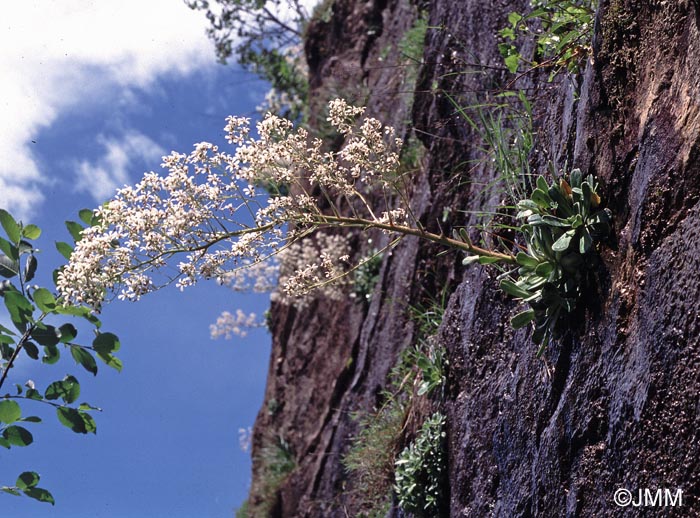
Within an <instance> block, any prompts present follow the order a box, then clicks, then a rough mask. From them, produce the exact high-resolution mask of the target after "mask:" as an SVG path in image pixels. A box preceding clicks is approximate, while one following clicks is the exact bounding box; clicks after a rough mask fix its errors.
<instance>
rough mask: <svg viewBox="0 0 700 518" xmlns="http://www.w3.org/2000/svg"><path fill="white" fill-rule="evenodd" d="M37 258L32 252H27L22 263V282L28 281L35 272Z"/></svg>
mask: <svg viewBox="0 0 700 518" xmlns="http://www.w3.org/2000/svg"><path fill="white" fill-rule="evenodd" d="M36 267H37V260H36V257H35V256H34V254H29V256H28V257H27V262H26V263H25V265H24V282H29V281H31V280H32V279H33V278H34V274H35V273H36Z"/></svg>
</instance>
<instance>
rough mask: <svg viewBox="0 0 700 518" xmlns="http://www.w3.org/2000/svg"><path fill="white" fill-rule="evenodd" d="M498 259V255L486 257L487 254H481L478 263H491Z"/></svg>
mask: <svg viewBox="0 0 700 518" xmlns="http://www.w3.org/2000/svg"><path fill="white" fill-rule="evenodd" d="M498 261H500V259H499V258H498V257H488V256H485V255H484V256H481V257H479V264H493V263H497V262H498Z"/></svg>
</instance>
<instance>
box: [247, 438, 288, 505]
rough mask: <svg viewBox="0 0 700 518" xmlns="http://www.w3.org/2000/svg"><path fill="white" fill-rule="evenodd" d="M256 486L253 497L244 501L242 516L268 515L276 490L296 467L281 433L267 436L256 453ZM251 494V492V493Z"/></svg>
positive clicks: (275, 497)
mask: <svg viewBox="0 0 700 518" xmlns="http://www.w3.org/2000/svg"><path fill="white" fill-rule="evenodd" d="M256 460H257V461H258V463H259V464H258V468H257V469H258V471H257V476H256V480H257V481H258V488H257V490H256V491H255V492H254V493H255V498H252V497H251V498H249V499H248V500H247V501H246V503H245V508H244V511H243V512H245V514H242V516H269V513H270V511H271V509H272V508H273V507H274V505H275V502H276V499H277V491H278V490H279V488H280V487H281V486H282V484H283V483H284V481H285V480H286V479H287V477H288V476H289V474H290V473H291V472H292V471H294V469H295V468H296V467H297V462H296V459H295V457H294V452H293V451H292V448H291V446H290V445H289V443H288V442H287V441H286V440H285V438H284V437H282V436H281V435H276V436H272V437H268V438H266V439H265V444H264V445H263V446H262V448H261V449H260V452H259V453H258V454H257V455H256ZM251 494H253V493H251Z"/></svg>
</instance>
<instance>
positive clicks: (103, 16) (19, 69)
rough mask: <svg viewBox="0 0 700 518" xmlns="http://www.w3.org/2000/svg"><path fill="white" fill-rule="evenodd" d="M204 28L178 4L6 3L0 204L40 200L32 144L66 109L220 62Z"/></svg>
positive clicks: (169, 0)
mask: <svg viewBox="0 0 700 518" xmlns="http://www.w3.org/2000/svg"><path fill="white" fill-rule="evenodd" d="M206 24H207V21H206V19H204V17H203V16H202V13H197V12H193V11H191V10H190V9H189V8H188V7H187V6H186V5H185V4H184V3H183V2H182V1H179V0H148V1H147V2H143V1H141V0H120V1H118V2H115V1H89V0H62V1H61V2H52V1H38V0H22V1H21V2H11V3H9V4H8V5H5V6H3V16H2V22H1V23H0V48H2V52H1V53H0V77H1V78H2V80H1V81H0V206H3V207H5V208H9V209H10V210H12V211H16V212H17V213H18V215H19V216H21V215H22V214H24V215H27V214H28V213H29V212H30V207H31V206H32V205H33V204H36V203H38V202H39V201H40V200H41V194H40V192H39V186H40V185H41V183H42V182H43V181H44V178H45V177H46V176H48V175H49V174H50V171H43V170H41V167H40V165H39V164H38V162H37V159H36V156H35V154H34V152H33V149H32V147H33V146H34V144H32V143H31V141H32V140H36V135H37V134H38V132H39V131H40V130H41V129H42V128H46V127H49V126H50V125H51V124H52V123H53V122H54V121H55V120H56V118H57V117H58V116H59V115H60V114H61V113H63V112H65V111H66V110H69V109H76V108H80V107H83V106H85V105H86V101H87V103H95V102H98V103H99V102H103V103H109V102H110V101H111V100H113V99H112V97H111V95H112V94H113V92H114V88H115V87H124V88H134V87H137V88H145V87H147V86H149V85H150V84H152V82H153V81H154V80H155V79H157V78H158V77H161V76H163V75H165V74H178V75H182V76H184V75H187V74H190V73H192V72H194V71H196V70H200V69H202V68H204V67H215V66H216V64H215V62H214V57H213V48H212V45H211V43H210V42H209V41H208V40H207V38H206V36H205V34H204V29H205V27H206ZM109 92H112V93H109ZM39 144H40V143H39ZM114 160H116V155H114ZM111 179H112V180H118V178H114V177H111Z"/></svg>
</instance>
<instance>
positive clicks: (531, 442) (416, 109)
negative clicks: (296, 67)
mask: <svg viewBox="0 0 700 518" xmlns="http://www.w3.org/2000/svg"><path fill="white" fill-rule="evenodd" d="M527 9H529V7H528V2H525V1H510V0H498V1H494V2H482V1H477V0H459V1H447V0H436V1H433V2H423V3H417V4H416V3H410V2H408V1H406V0H369V1H362V0H336V1H335V2H334V3H333V4H332V7H327V11H328V13H329V14H328V16H324V17H319V18H318V19H316V20H314V21H313V22H312V24H311V26H310V27H309V28H308V30H307V33H306V42H305V44H306V54H307V59H308V62H309V69H310V79H311V91H312V95H311V99H312V100H313V101H312V103H311V110H310V111H311V114H312V116H311V120H310V125H311V126H312V127H315V128H317V130H319V131H320V130H321V129H322V128H323V125H324V117H325V115H324V111H323V105H324V103H325V102H326V101H327V100H329V99H331V98H334V97H344V98H346V99H348V100H349V101H353V102H355V103H356V104H362V105H366V106H367V107H368V113H370V114H371V115H373V116H375V117H377V118H379V119H381V120H382V121H383V122H385V123H386V124H390V125H393V126H395V127H396V128H397V129H399V130H400V132H401V133H402V134H403V136H404V137H405V138H406V139H407V140H408V141H410V142H412V145H413V146H414V147H415V148H416V149H417V150H418V151H417V154H418V155H419V156H418V158H417V159H416V161H415V162H416V167H415V171H414V172H413V173H412V174H411V181H412V186H411V192H412V202H411V203H412V206H413V209H414V211H415V212H416V213H417V214H419V215H420V218H421V221H422V222H424V224H425V225H426V227H428V228H430V229H432V230H433V231H439V230H444V231H446V232H450V224H452V225H458V226H463V225H468V226H470V227H472V228H474V226H475V225H478V224H480V223H482V222H483V216H482V215H479V212H480V211H486V210H490V209H492V208H493V207H496V206H498V205H499V204H501V203H503V202H504V193H503V191H502V190H499V189H495V188H494V189H490V188H484V186H489V185H492V184H494V182H495V181H496V180H497V179H498V177H499V174H500V172H499V171H498V170H497V169H496V168H495V167H494V166H493V162H492V161H490V160H484V156H487V155H485V152H484V145H483V139H482V138H481V137H480V135H479V134H478V131H477V130H476V129H475V128H474V127H473V126H472V125H470V124H469V123H468V121H467V120H465V118H464V117H463V116H461V115H460V113H459V111H458V110H457V109H456V108H455V102H454V101H455V100H456V101H457V103H458V104H464V105H467V104H475V103H477V102H478V101H480V100H483V99H485V98H486V97H488V95H490V93H492V92H497V91H499V90H502V89H503V88H505V87H506V86H507V87H509V88H513V89H515V88H517V89H522V90H524V91H526V92H527V96H528V98H529V99H531V100H532V104H533V113H532V121H533V125H534V131H535V133H536V135H537V137H538V138H537V142H538V144H537V146H538V147H537V149H535V150H533V152H532V153H531V154H530V164H531V167H532V169H533V170H534V171H537V172H539V171H545V169H546V166H547V163H548V162H553V163H554V164H556V166H557V167H560V168H562V167H566V166H568V167H578V168H580V169H582V170H583V172H584V173H586V174H587V173H592V174H595V175H596V176H597V178H598V180H599V182H600V184H601V187H600V190H599V192H600V194H601V197H602V199H603V200H604V203H605V205H606V206H607V207H608V208H610V209H611V210H612V212H613V215H614V232H613V234H614V236H613V237H612V238H611V239H610V240H609V242H608V243H607V244H606V246H603V247H602V248H601V253H600V256H601V260H600V264H599V265H598V266H597V267H596V268H595V272H594V277H595V282H594V283H592V286H593V289H591V290H590V292H589V293H588V294H587V296H586V299H587V300H585V301H584V302H585V303H584V306H585V307H583V308H582V309H580V310H579V312H578V313H577V316H576V319H575V322H574V323H573V324H572V327H571V329H570V331H569V332H567V333H566V334H565V336H564V337H563V338H562V339H561V340H559V341H557V342H556V343H555V344H553V345H551V346H550V347H549V348H548V349H547V350H546V351H545V353H544V355H543V356H542V358H537V357H536V355H535V352H536V346H533V344H532V343H531V341H530V330H529V329H520V330H517V331H515V330H513V329H512V327H511V326H510V324H509V319H510V317H512V316H513V314H514V313H515V312H516V304H515V302H514V301H512V300H510V299H509V298H508V297H507V296H505V295H503V294H502V293H501V292H500V291H499V290H498V282H497V280H496V276H497V274H498V272H497V271H496V270H495V269H493V268H488V267H480V266H476V267H474V266H472V267H464V266H462V264H461V260H462V258H463V256H460V255H459V254H456V253H448V254H444V255H440V254H439V252H441V249H440V248H439V247H437V246H435V245H430V244H426V243H424V242H420V241H419V240H418V239H416V238H406V239H404V240H403V241H402V242H401V243H400V244H399V245H398V246H397V247H396V248H394V249H393V250H392V251H391V252H390V253H387V254H385V255H384V256H383V261H382V265H381V269H380V270H379V272H378V281H377V283H376V286H375V287H374V290H373V293H372V297H371V299H370V301H369V302H367V303H362V302H357V301H356V300H353V299H350V298H349V299H348V300H347V301H344V302H340V303H338V302H332V303H329V302H328V301H324V300H323V299H321V298H319V299H317V300H315V301H314V302H313V303H312V304H311V305H310V306H308V307H305V308H304V309H295V308H293V307H289V306H281V305H277V306H273V312H272V324H273V325H272V328H273V350H272V357H271V359H270V368H269V374H268V383H267V390H266V396H265V399H266V403H265V405H264V406H263V408H262V409H261V411H260V414H259V416H258V419H257V422H256V426H255V436H254V445H253V455H254V459H255V460H254V474H253V485H252V491H251V496H250V502H251V503H252V504H255V502H259V501H260V500H261V499H262V498H266V499H268V500H269V499H270V498H272V499H273V502H271V503H270V505H269V507H268V508H267V509H268V510H267V511H266V512H267V513H269V514H270V515H272V516H283V517H293V516H319V517H321V516H322V517H325V516H360V513H361V512H362V511H363V510H362V509H360V508H359V506H360V504H359V503H358V502H359V500H361V499H358V495H357V491H356V481H354V480H353V476H352V473H351V472H350V473H349V472H348V471H347V470H346V469H345V467H344V465H343V461H342V459H343V457H344V455H346V454H347V452H348V449H349V448H350V445H351V443H352V438H353V437H355V436H356V435H357V434H358V426H359V424H358V419H357V417H356V416H357V415H361V414H362V413H363V412H364V413H367V412H371V411H372V409H373V408H376V407H377V406H378V405H380V404H381V402H382V398H383V397H384V396H383V395H382V394H383V393H382V390H383V389H386V388H387V384H388V383H389V381H388V380H389V378H390V371H391V369H392V368H393V367H394V366H395V365H396V364H397V362H398V361H399V356H400V354H401V352H402V351H404V350H405V349H407V348H408V347H410V346H411V345H412V344H414V343H415V340H416V337H417V335H418V333H419V332H420V330H419V329H418V327H419V326H418V324H417V323H416V320H415V318H412V315H411V309H410V308H411V307H420V306H421V305H423V304H425V301H426V300H436V299H437V298H439V297H440V296H441V294H445V296H446V297H445V300H446V305H445V306H446V307H445V310H444V314H443V315H442V324H441V325H440V328H439V331H438V333H437V337H436V340H437V341H438V342H439V344H440V345H441V346H442V347H444V348H445V350H446V355H447V367H446V372H447V374H446V384H445V388H444V392H443V394H442V395H439V396H435V395H433V396H431V397H428V398H423V399H422V400H421V402H420V403H417V404H416V405H414V407H413V409H412V412H411V415H409V416H408V417H407V418H406V422H405V426H404V429H403V430H402V434H403V439H402V440H403V443H402V444H401V446H404V445H405V444H407V443H408V441H409V440H411V438H412V437H413V436H414V435H415V431H416V429H417V427H418V426H419V425H420V422H421V420H422V419H424V418H425V417H426V416H428V415H429V414H430V413H432V412H433V411H435V410H440V411H441V412H442V413H443V414H445V416H446V418H447V419H446V422H447V425H446V435H447V442H446V452H447V477H446V480H445V484H446V486H447V487H445V488H444V492H443V495H444V498H445V500H446V505H445V506H444V514H445V515H449V516H455V517H457V516H463V517H486V516H493V517H503V518H505V517H523V518H524V517H553V516H566V517H602V516H683V517H691V516H700V500H699V498H700V398H699V391H700V249H699V246H698V242H700V241H696V239H700V203H699V199H700V198H699V195H700V110H699V107H700V33H699V32H698V25H699V22H700V7H699V5H698V3H697V2H696V1H692V0H673V1H661V0H648V1H641V0H601V2H600V5H599V6H598V7H597V12H596V17H595V29H594V32H593V40H592V48H593V52H592V56H591V59H588V60H586V62H585V66H584V67H583V68H582V69H581V70H580V72H579V73H570V74H566V73H564V74H559V75H558V76H557V77H555V78H554V80H553V81H551V82H548V81H547V79H548V77H547V75H548V72H547V71H532V72H531V73H528V74H523V75H521V76H517V77H516V76H514V75H513V74H510V73H509V72H508V71H507V70H506V69H505V68H504V67H503V60H502V57H501V56H500V54H499V50H498V43H499V39H498V37H497V32H498V30H499V29H502V28H503V27H505V26H507V25H508V20H507V18H508V14H509V13H510V12H512V11H517V12H526V11H527ZM421 19H423V20H425V21H426V22H427V29H426V30H425V31H424V35H425V39H424V40H423V41H422V42H421V45H420V47H419V50H420V55H409V54H411V52H409V50H411V51H412V52H413V51H415V48H412V49H408V50H407V47H406V45H407V43H406V34H407V33H409V32H410V31H411V30H412V29H413V28H415V27H416V21H417V20H421ZM518 44H519V45H520V48H521V50H520V52H521V53H522V54H523V55H526V54H527V53H532V52H534V51H535V50H534V48H533V45H532V42H528V41H527V39H526V38H525V39H523V40H522V41H519V43H518ZM414 47H415V46H414ZM514 81H515V82H514ZM513 82H514V83H513ZM336 144H337V143H336ZM444 215H448V216H449V217H443V216H444ZM443 226H444V229H443ZM352 239H354V240H355V241H354V242H355V244H356V248H358V249H360V250H363V251H364V252H365V253H366V252H367V251H368V250H370V249H371V245H370V244H368V243H367V242H366V240H365V239H364V238H363V237H362V236H359V235H357V236H354V237H352ZM374 239H375V241H376V242H377V243H380V242H382V239H386V238H385V237H384V236H382V235H378V236H375V237H374ZM486 239H487V240H488V239H491V238H490V237H488V236H487V237H486ZM494 239H495V238H494ZM272 436H274V437H277V438H284V441H285V448H288V451H289V454H290V455H291V456H292V457H293V463H294V464H293V465H294V468H293V469H292V470H291V472H290V473H289V474H287V475H286V476H285V477H284V478H283V481H282V482H281V484H280V485H279V486H278V487H276V488H274V491H273V492H272V494H269V491H268V492H267V494H263V493H265V490H264V489H263V486H264V481H263V480H261V479H262V478H263V476H262V471H263V466H262V464H263V461H262V460H261V456H260V453H261V452H262V451H263V450H264V448H265V442H266V441H267V440H269V438H270V437H272ZM620 488H626V489H629V490H631V491H633V493H634V494H636V491H637V490H638V489H643V488H651V489H654V490H656V489H657V488H662V489H663V488H668V489H674V490H675V489H678V488H679V489H682V491H683V502H682V503H683V505H682V507H657V508H653V509H648V508H644V507H635V506H629V507H626V508H620V507H617V506H616V505H615V503H614V501H613V496H614V493H615V491H616V490H618V489H620ZM447 501H448V502H447ZM387 512H388V514H389V515H390V516H401V511H400V510H399V509H398V508H397V506H396V502H395V501H394V502H393V503H392V504H391V507H390V509H389V510H388V511H387ZM645 513H649V514H645Z"/></svg>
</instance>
